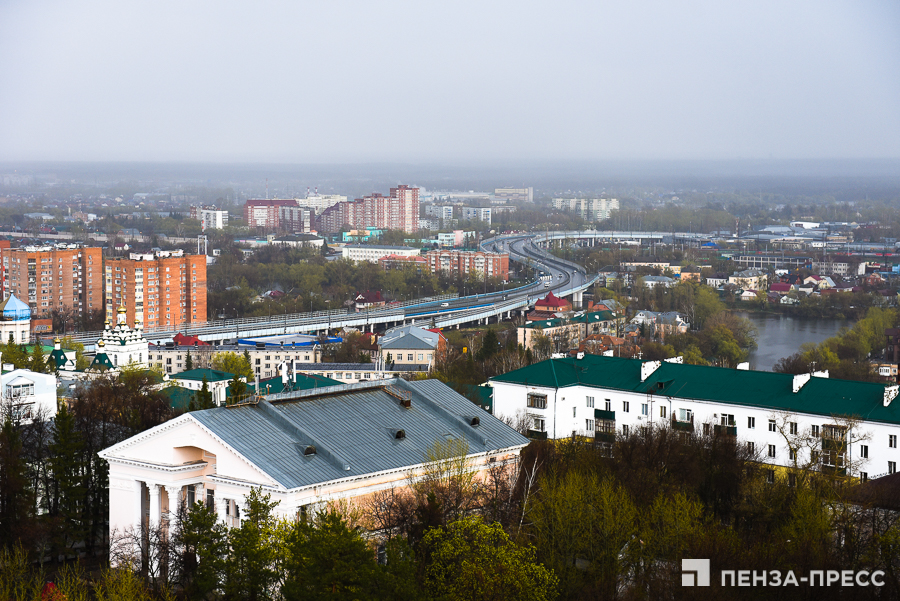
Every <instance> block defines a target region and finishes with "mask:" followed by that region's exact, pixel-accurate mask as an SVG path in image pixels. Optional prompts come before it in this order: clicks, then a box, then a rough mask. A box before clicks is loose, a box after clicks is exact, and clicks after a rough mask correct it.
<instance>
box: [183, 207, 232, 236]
mask: <svg viewBox="0 0 900 601" xmlns="http://www.w3.org/2000/svg"><path fill="white" fill-rule="evenodd" d="M191 219H196V220H197V221H199V222H200V227H201V228H202V229H203V231H204V232H205V231H206V230H221V229H223V228H224V227H225V226H226V225H228V211H222V210H219V209H217V208H216V207H194V206H192V207H191Z"/></svg>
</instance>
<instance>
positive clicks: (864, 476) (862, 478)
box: [859, 472, 869, 482]
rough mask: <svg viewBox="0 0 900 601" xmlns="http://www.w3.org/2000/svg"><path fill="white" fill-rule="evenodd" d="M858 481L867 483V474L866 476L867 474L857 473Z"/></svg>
mask: <svg viewBox="0 0 900 601" xmlns="http://www.w3.org/2000/svg"><path fill="white" fill-rule="evenodd" d="M859 479H860V480H862V481H863V482H868V481H869V474H868V473H867V472H860V473H859Z"/></svg>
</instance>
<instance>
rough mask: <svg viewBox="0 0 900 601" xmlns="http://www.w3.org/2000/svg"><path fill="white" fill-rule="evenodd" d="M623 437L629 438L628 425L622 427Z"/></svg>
mask: <svg viewBox="0 0 900 601" xmlns="http://www.w3.org/2000/svg"><path fill="white" fill-rule="evenodd" d="M622 435H624V436H628V424H624V425H623V426H622Z"/></svg>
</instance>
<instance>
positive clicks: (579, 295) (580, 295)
mask: <svg viewBox="0 0 900 601" xmlns="http://www.w3.org/2000/svg"><path fill="white" fill-rule="evenodd" d="M583 300H584V292H583V291H581V290H579V291H578V292H573V293H572V308H573V309H580V308H581V305H582V301H583Z"/></svg>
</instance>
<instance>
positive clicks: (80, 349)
mask: <svg viewBox="0 0 900 601" xmlns="http://www.w3.org/2000/svg"><path fill="white" fill-rule="evenodd" d="M59 342H60V348H64V349H66V350H70V351H75V369H78V370H84V369H87V367H88V366H89V365H90V364H91V362H90V361H89V360H88V358H87V357H85V356H84V345H83V344H81V343H80V342H78V341H76V340H75V339H74V338H72V337H71V336H66V337H65V338H62V339H61V340H60V341H59Z"/></svg>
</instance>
